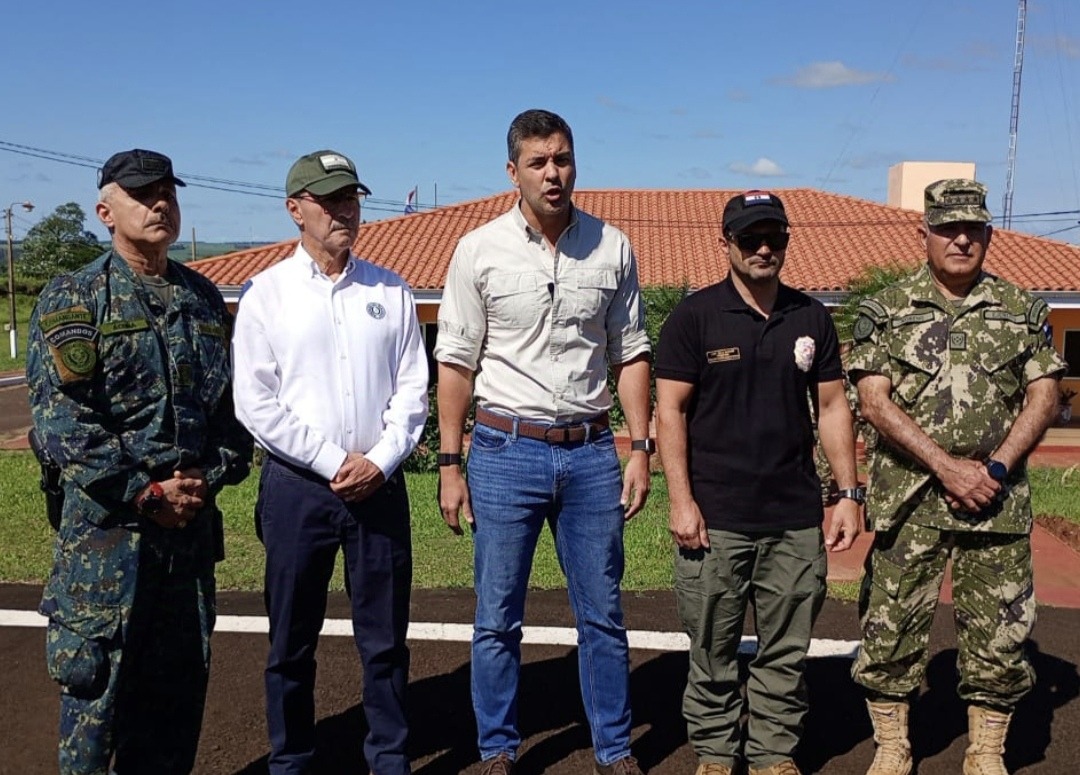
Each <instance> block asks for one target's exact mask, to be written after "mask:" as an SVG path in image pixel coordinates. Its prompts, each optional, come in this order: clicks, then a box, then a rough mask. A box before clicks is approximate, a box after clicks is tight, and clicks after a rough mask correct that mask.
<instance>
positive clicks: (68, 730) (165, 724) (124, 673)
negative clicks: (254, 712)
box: [46, 542, 214, 775]
mask: <svg viewBox="0 0 1080 775" xmlns="http://www.w3.org/2000/svg"><path fill="white" fill-rule="evenodd" d="M154 554H155V551H154V549H153V548H152V547H149V546H147V543H146V542H144V543H143V546H142V551H141V552H140V565H139V570H138V582H137V585H136V591H135V598H134V601H133V603H132V606H131V608H130V610H129V611H128V610H126V609H125V610H122V611H117V612H116V613H115V616H117V617H118V619H119V620H120V630H119V632H118V633H117V634H116V635H115V636H114V637H111V638H109V639H104V638H100V637H98V638H93V637H88V635H90V634H91V633H90V631H91V630H92V629H93V625H92V624H90V623H89V622H85V621H78V620H77V619H75V618H72V617H70V616H68V617H64V620H63V621H61V620H59V619H57V620H50V624H49V635H48V642H47V645H46V657H47V662H48V666H49V671H50V673H51V674H52V676H53V678H54V679H56V680H57V681H58V682H59V683H60V684H61V695H60V734H59V738H60V744H59V764H60V773H61V775H105V773H109V772H115V773H117V775H129V774H130V773H148V774H149V773H168V774H169V775H173V774H179V773H189V772H191V770H192V769H193V767H194V765H195V753H196V750H197V748H198V742H199V732H200V729H201V727H202V716H203V707H204V704H205V699H206V687H207V682H208V678H209V665H210V633H211V631H212V629H213V623H214V580H213V571H212V565H210V566H209V567H210V571H209V572H207V571H206V567H205V564H204V563H200V565H204V567H203V568H202V569H201V570H197V569H195V568H191V567H185V565H186V563H185V562H183V561H182V560H179V559H178V558H175V557H173V556H171V555H169V556H159V557H154V556H152V555H154ZM189 559H190V558H189ZM174 560H176V562H173V561H174ZM110 763H112V767H113V769H112V770H110Z"/></svg>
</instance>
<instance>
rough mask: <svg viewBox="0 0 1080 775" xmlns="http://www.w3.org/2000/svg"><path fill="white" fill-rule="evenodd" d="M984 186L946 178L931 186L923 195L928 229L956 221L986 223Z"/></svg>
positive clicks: (990, 217)
mask: <svg viewBox="0 0 1080 775" xmlns="http://www.w3.org/2000/svg"><path fill="white" fill-rule="evenodd" d="M987 190H988V189H987V188H986V186H984V185H983V184H982V183H979V182H978V181H976V180H965V179H964V178H948V179H946V180H939V181H937V182H936V183H931V184H930V185H929V186H927V187H926V192H925V194H924V200H923V201H924V209H925V211H926V222H927V223H928V224H930V225H931V226H940V225H942V224H943V223H955V222H957V221H974V222H977V223H990V221H991V220H992V218H993V216H991V215H990V211H989V210H987V209H986V192H987Z"/></svg>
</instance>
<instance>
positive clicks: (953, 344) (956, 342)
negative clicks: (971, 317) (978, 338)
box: [949, 331, 967, 350]
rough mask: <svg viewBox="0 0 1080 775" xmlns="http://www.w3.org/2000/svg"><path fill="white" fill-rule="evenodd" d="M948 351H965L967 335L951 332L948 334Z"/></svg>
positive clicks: (960, 332) (962, 332)
mask: <svg viewBox="0 0 1080 775" xmlns="http://www.w3.org/2000/svg"><path fill="white" fill-rule="evenodd" d="M949 349H950V350H966V349H967V333H966V332H964V331H952V332H951V333H950V334H949Z"/></svg>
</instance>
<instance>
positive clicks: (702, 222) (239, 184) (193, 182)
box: [0, 140, 1080, 229]
mask: <svg viewBox="0 0 1080 775" xmlns="http://www.w3.org/2000/svg"><path fill="white" fill-rule="evenodd" d="M0 151H6V152H8V153H14V154H18V155H21V156H29V157H33V158H38V159H43V160H45V161H55V162H59V163H61V164H69V165H72V166H77V167H84V168H89V169H95V170H96V169H100V167H101V166H102V165H103V164H104V163H105V162H104V160H101V159H94V158H92V157H89V156H80V155H77V154H71V153H64V152H61V151H51V150H48V149H45V148H36V147H34V146H30V145H22V144H19V143H12V142H9V141H6V140H0ZM177 176H178V177H181V178H182V179H183V180H184V182H185V183H188V185H190V186H191V187H193V188H202V189H209V190H212V191H222V192H224V193H229V194H241V195H244V196H255V197H260V198H264V199H275V200H280V199H283V198H284V196H285V191H284V189H282V188H280V187H277V186H270V185H267V184H264V183H249V182H246V181H241V180H232V179H229V178H219V177H213V176H209V175H200V174H197V173H190V172H178V173H177ZM269 192H275V193H269ZM454 206H455V205H443V206H441V207H434V206H432V205H419V208H420V209H421V210H427V211H428V212H434V211H436V210H438V211H440V212H443V213H444V215H449V216H451V217H466V218H469V219H473V218H475V214H473V213H471V212H470V213H462V214H461V215H457V214H456V213H447V212H446V211H447V210H448V209H449V208H452V207H454ZM363 210H366V211H370V212H378V213H391V214H396V215H403V214H404V203H403V202H398V201H396V200H393V199H379V198H376V197H365V198H364V204H363ZM1076 214H1080V210H1052V211H1046V212H1036V213H1025V214H1022V215H1014V216H1013V220H1014V221H1021V220H1022V221H1027V222H1037V221H1039V219H1049V218H1050V217H1052V216H1061V215H1076ZM610 220H612V221H617V222H618V223H622V224H634V225H635V226H640V227H655V228H666V229H684V228H685V229H698V228H701V227H702V226H715V225H716V223H717V221H716V219H712V218H707V219H690V220H675V219H662V218H611V219H610ZM1042 222H1044V223H1050V222H1054V221H1051V220H1043V221H1042ZM1058 222H1060V221H1058ZM910 224H911V216H910V215H908V216H904V217H896V218H880V219H875V220H862V221H830V220H818V221H803V222H799V221H792V225H793V226H797V227H799V228H835V227H845V226H851V227H854V226H859V227H866V226H907V225H910Z"/></svg>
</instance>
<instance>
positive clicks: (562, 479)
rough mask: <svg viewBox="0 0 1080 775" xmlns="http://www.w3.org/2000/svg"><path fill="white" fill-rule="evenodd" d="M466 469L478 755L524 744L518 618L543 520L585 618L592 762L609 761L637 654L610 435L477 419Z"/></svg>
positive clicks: (621, 729) (622, 747) (577, 613)
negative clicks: (625, 602) (505, 426)
mask: <svg viewBox="0 0 1080 775" xmlns="http://www.w3.org/2000/svg"><path fill="white" fill-rule="evenodd" d="M468 477H469V495H470V500H471V502H472V509H473V515H474V516H475V518H476V522H475V526H474V528H473V529H474V549H473V550H474V556H475V565H476V571H475V572H476V582H475V586H476V624H475V629H474V631H473V642H472V699H473V710H474V711H475V713H476V725H477V729H478V731H479V747H480V756H481V758H482V759H485V760H486V759H490V758H492V757H494V756H496V755H497V754H499V753H506V754H509V755H510V757H511V758H513V757H515V756H516V755H517V748H518V745H519V744H520V743H521V735H520V734H519V733H518V730H517V689H518V674H519V671H520V666H521V626H522V619H523V617H524V613H525V592H526V589H527V586H528V582H529V573H530V571H531V570H532V561H533V554H534V553H535V551H536V541H537V539H538V538H539V536H540V531H541V529H542V528H543V525H544V522H545V520H546V521H547V522H548V524H549V525H550V526H551V531H552V534H553V535H554V537H555V550H556V553H557V555H558V558H559V564H560V566H561V567H562V571H563V573H564V574H565V575H566V582H567V588H568V591H569V594H570V606H571V609H572V610H573V613H574V618H575V620H576V622H577V630H578V674H579V677H580V681H581V696H582V700H583V701H584V704H585V715H586V716H587V717H588V719H589V726H590V727H591V729H592V742H593V749H594V751H595V754H596V759H597V760H598V761H599V762H600V763H601V764H610V763H611V762H613V761H617V760H618V759H621V758H623V757H625V756H628V755H629V753H630V698H629V681H630V675H629V650H628V648H627V645H626V629H625V628H624V627H623V616H622V603H621V601H620V597H619V584H620V582H621V581H622V575H623V543H622V539H623V509H622V506H621V505H620V504H619V498H620V496H621V494H622V478H621V474H620V471H619V461H618V457H617V456H616V454H615V439H614V437H613V436H612V434H611V431H602V432H600V433H598V434H597V435H596V436H594V437H593V438H591V439H588V440H586V441H583V442H577V443H568V444H548V443H547V442H543V441H536V440H533V439H527V438H523V437H521V436H517V435H516V434H514V433H504V432H502V431H497V430H494V429H492V428H489V427H487V426H484V425H477V426H476V428H475V429H474V431H473V437H472V445H471V447H470V450H469V462H468Z"/></svg>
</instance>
